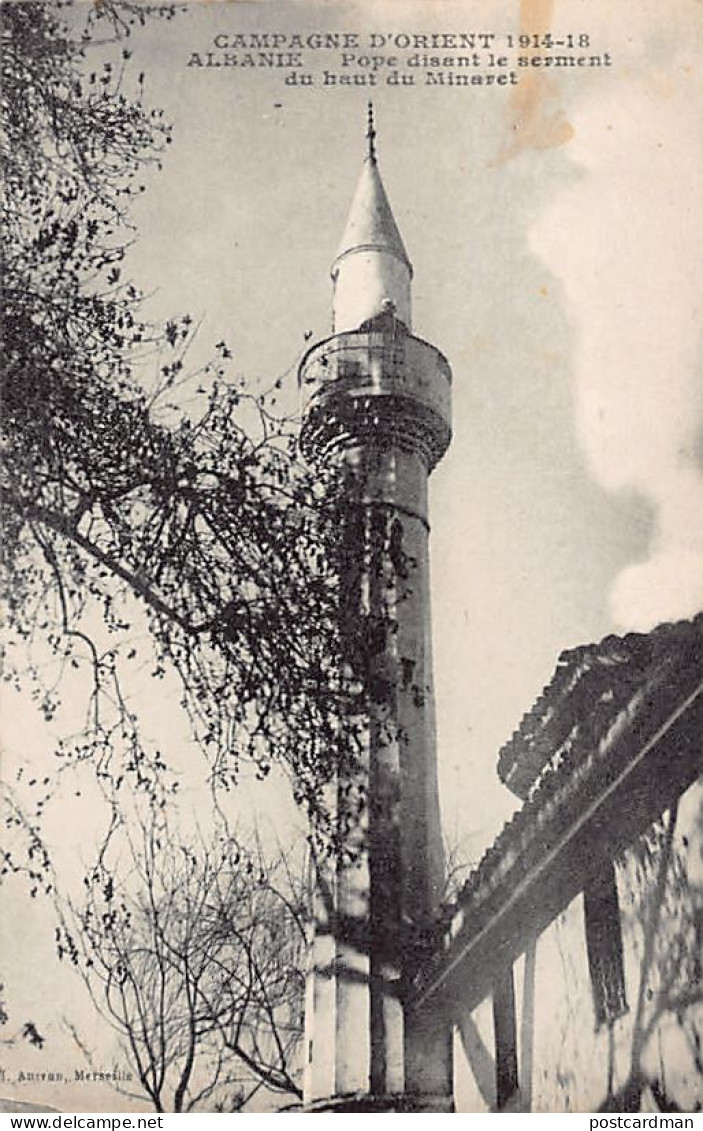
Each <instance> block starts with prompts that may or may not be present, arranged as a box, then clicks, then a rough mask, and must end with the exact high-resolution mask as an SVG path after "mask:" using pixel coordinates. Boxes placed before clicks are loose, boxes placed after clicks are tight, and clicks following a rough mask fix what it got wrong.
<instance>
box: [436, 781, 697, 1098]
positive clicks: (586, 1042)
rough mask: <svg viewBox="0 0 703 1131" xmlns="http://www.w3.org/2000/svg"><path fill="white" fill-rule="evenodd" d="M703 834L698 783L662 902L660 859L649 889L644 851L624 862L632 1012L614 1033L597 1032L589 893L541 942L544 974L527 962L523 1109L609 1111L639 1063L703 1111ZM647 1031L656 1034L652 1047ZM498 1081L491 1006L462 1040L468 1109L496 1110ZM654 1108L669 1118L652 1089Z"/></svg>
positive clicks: (467, 1026)
mask: <svg viewBox="0 0 703 1131" xmlns="http://www.w3.org/2000/svg"><path fill="white" fill-rule="evenodd" d="M702 829H703V783H701V782H698V783H697V784H696V785H694V786H692V787H691V788H690V789H689V790H688V791H687V793H686V794H685V795H684V796H683V797H682V798H681V801H680V803H679V809H678V815H677V819H676V824H675V833H674V837H673V840H672V856H671V862H670V865H669V867H668V869H667V878H666V884H665V887H664V890H663V897H662V899H661V900H659V899H656V898H655V890H656V889H655V884H656V877H657V867H656V859H654V858H653V859H652V860H651V861H650V862H649V864H648V865H647V877H646V882H645V885H644V887H643V883H642V880H643V873H642V866H641V863H638V861H637V859H636V857H635V854H634V853H632V852H630V853H628V856H627V859H626V860H625V861H623V862H621V863H619V864H618V866H617V869H616V870H617V878H618V893H619V898H620V908H621V917H622V922H623V948H624V964H625V979H626V987H627V999H628V1005H629V1011H628V1013H627V1014H626V1015H625V1016H624V1017H622V1018H621V1019H620V1020H618V1021H617V1022H616V1023H615V1025H614V1027H613V1029H612V1032H610V1031H608V1030H607V1029H605V1028H603V1029H601V1030H600V1031H598V1032H597V1031H596V1029H595V1019H594V1012H593V1003H592V997H591V986H590V980H589V977H588V964H587V956H586V943H585V929H584V920H583V899H582V897H581V896H579V897H578V898H577V899H574V900H573V901H572V903H571V904H570V905H569V907H568V908H566V910H565V911H564V912H563V913H562V914H561V915H560V916H559V917H558V918H557V919H556V920H555V921H554V922H553V923H552V924H551V925H550V927H549V929H548V930H547V931H545V932H544V933H543V934H542V935H541V936H540V938H539V940H537V944H536V947H535V951H534V973H533V974H532V965H531V956H530V954H529V952H528V954H527V955H523V956H522V957H521V959H520V960H519V961H518V962H517V963H516V965H515V971H514V974H515V999H516V1024H517V1039H518V1064H519V1072H520V1082H521V1096H520V1099H519V1102H518V1104H516V1107H517V1109H518V1110H521V1109H522V1110H532V1111H544V1112H558V1111H594V1110H597V1109H598V1107H599V1106H600V1105H601V1104H602V1103H603V1102H604V1100H605V1098H606V1096H607V1095H608V1092H609V1090H610V1092H611V1093H617V1092H618V1090H619V1089H621V1088H622V1087H623V1085H624V1084H625V1082H626V1081H627V1079H628V1077H629V1076H630V1074H631V1070H632V1062H633V1055H634V1057H635V1059H636V1061H637V1063H638V1064H639V1068H640V1071H641V1072H642V1074H643V1075H644V1076H645V1077H646V1078H648V1079H650V1080H654V1081H656V1082H658V1084H659V1085H660V1086H662V1085H663V1087H664V1090H665V1093H666V1096H667V1098H668V1100H669V1101H671V1102H673V1103H675V1104H676V1105H678V1107H680V1108H681V1109H682V1110H684V1111H693V1110H698V1108H697V1105H701V1104H703V1073H702V1072H701V1071H700V1070H699V1067H697V1065H696V1060H695V1041H696V1039H697V1037H698V1039H701V1040H703V986H701V985H697V984H695V982H693V981H691V980H690V978H688V972H689V971H690V970H691V969H693V965H692V963H693V959H694V957H695V953H696V949H697V948H699V946H700V938H701V934H700V933H699V935H698V941H696V936H695V929H694V922H695V916H696V907H698V908H699V909H700V908H701V907H703V840H702V837H701V832H702ZM662 835H663V834H662ZM643 891H644V892H645V895H644V898H643V895H642V893H643ZM655 907H658V911H657V912H656V914H655ZM698 914H699V915H700V911H699V912H698ZM652 916H654V918H652ZM655 920H656V922H655ZM652 923H654V924H655V930H654V933H653V939H654V943H653V953H652V961H651V964H650V965H649V971H650V973H649V977H648V978H647V979H646V981H644V982H643V958H644V955H645V948H646V942H645V935H646V930H645V928H646V926H647V925H648V924H652ZM681 1006H683V1008H678V1007H681ZM639 1034H642V1035H643V1038H644V1039H643V1042H642V1048H641V1050H640V1051H638V1042H639ZM699 1057H700V1054H699ZM494 1074H495V1061H494V1040H493V1019H492V1005H491V1002H490V1000H487V1001H484V1002H483V1003H482V1004H481V1006H480V1007H479V1008H478V1009H477V1010H475V1011H474V1013H473V1014H471V1015H470V1016H469V1017H468V1018H467V1020H466V1021H465V1022H464V1024H463V1032H461V1031H460V1030H459V1029H457V1031H456V1034H455V1096H456V1105H457V1111H460V1112H462V1111H463V1112H471V1111H486V1110H490V1109H491V1107H492V1106H493V1105H494V1103H495V1084H494ZM642 1107H643V1109H645V1110H648V1111H657V1110H658V1108H657V1107H656V1105H655V1101H654V1097H653V1094H652V1092H651V1090H650V1089H649V1088H645V1089H644V1091H643V1093H642Z"/></svg>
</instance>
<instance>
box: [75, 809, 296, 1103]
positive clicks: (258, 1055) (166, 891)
mask: <svg viewBox="0 0 703 1131" xmlns="http://www.w3.org/2000/svg"><path fill="white" fill-rule="evenodd" d="M118 840H119V841H120V842H121V844H122V852H121V854H120V853H118V851H117V849H118ZM109 856H110V857H111V858H114V863H113V864H110V863H109V861H108V859H107V856H103V858H102V859H101V861H100V863H99V864H98V865H97V866H96V868H95V869H94V870H93V872H92V873H91V874H90V875H88V876H86V878H85V881H84V882H85V898H84V900H83V902H82V904H81V905H80V906H77V905H75V904H73V905H72V906H71V907H70V908H69V909H68V910H67V911H66V912H65V914H64V916H63V923H62V926H61V927H60V928H59V930H58V931H57V941H58V945H59V949H60V953H62V954H66V955H67V956H68V957H69V958H70V959H72V961H73V962H74V964H75V965H76V966H77V968H78V969H79V971H80V973H81V975H82V977H83V979H84V981H85V983H86V985H87V987H88V989H89V991H90V994H91V997H92V1000H93V1002H94V1004H95V1006H96V1008H97V1009H98V1011H99V1012H100V1014H101V1015H102V1016H103V1017H104V1018H105V1019H106V1020H107V1021H108V1022H109V1024H110V1025H111V1026H112V1027H113V1029H114V1030H115V1031H116V1032H117V1033H118V1035H119V1037H120V1039H121V1042H122V1044H123V1046H124V1049H125V1052H126V1055H127V1057H128V1060H129V1062H130V1064H131V1065H132V1066H133V1068H134V1072H135V1075H136V1077H137V1079H138V1081H139V1085H140V1087H141V1090H142V1092H143V1094H144V1095H145V1096H146V1097H148V1099H149V1101H150V1102H151V1103H152V1104H153V1106H154V1108H155V1110H156V1111H176V1112H180V1111H192V1110H194V1109H195V1108H198V1107H201V1108H202V1107H204V1106H207V1107H208V1108H209V1109H210V1110H212V1109H213V1108H215V1109H217V1108H218V1107H219V1108H220V1109H222V1110H232V1109H234V1108H239V1107H240V1106H242V1104H243V1103H245V1102H246V1100H247V1099H248V1098H249V1097H250V1096H251V1095H252V1094H253V1093H254V1092H255V1091H257V1090H258V1089H259V1088H262V1087H263V1088H266V1089H268V1090H269V1091H270V1092H273V1093H276V1094H279V1095H281V1094H282V1095H285V1096H287V1097H288V1102H290V1101H291V1099H299V1098H301V1090H300V1082H299V1069H298V1061H299V1053H300V1037H301V1018H302V1004H303V980H304V979H303V969H304V962H305V945H306V944H305V933H306V894H305V881H304V879H303V878H302V877H299V876H297V875H295V874H294V873H293V871H292V869H291V867H290V859H289V857H288V856H287V855H286V854H285V853H282V852H280V851H279V852H278V853H277V855H276V856H275V857H274V859H273V860H271V859H268V858H267V857H266V854H265V853H264V851H263V848H262V847H261V845H260V844H258V845H257V846H256V847H255V848H254V849H253V850H252V849H251V848H249V849H247V850H245V849H243V848H242V847H241V846H240V845H239V844H237V842H236V841H235V840H234V839H233V838H232V837H231V835H230V834H229V833H228V832H227V830H225V829H224V828H221V829H220V831H219V834H218V835H216V836H215V838H214V839H210V840H209V841H206V840H205V839H204V838H203V837H199V838H198V839H197V840H195V841H194V842H193V843H191V844H187V843H183V842H182V841H181V840H180V839H179V838H178V836H176V835H175V833H173V832H172V831H171V830H170V829H169V828H168V826H167V823H166V820H165V819H164V817H163V815H162V814H161V813H158V812H157V811H156V810H154V809H153V808H152V809H150V811H149V812H148V814H147V816H146V818H145V819H143V820H141V821H140V822H139V831H138V834H137V833H135V832H134V829H132V830H125V835H124V837H119V838H113V842H112V844H111V845H110V852H109ZM118 856H119V857H120V858H119V859H118V858H117V857H118Z"/></svg>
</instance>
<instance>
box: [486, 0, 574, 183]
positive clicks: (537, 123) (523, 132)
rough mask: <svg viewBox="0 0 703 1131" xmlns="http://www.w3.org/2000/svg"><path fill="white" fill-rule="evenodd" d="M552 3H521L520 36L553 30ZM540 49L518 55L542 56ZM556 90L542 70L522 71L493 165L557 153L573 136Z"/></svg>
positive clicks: (540, 0) (529, 0)
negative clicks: (534, 152)
mask: <svg viewBox="0 0 703 1131" xmlns="http://www.w3.org/2000/svg"><path fill="white" fill-rule="evenodd" d="M553 15H554V0H520V30H519V34H520V35H546V33H547V32H548V31H550V29H551V26H552V16H553ZM543 53H544V52H543V51H542V49H540V48H534V47H531V48H528V49H522V48H521V49H520V54H521V55H531V54H543ZM557 93H558V87H557V84H556V83H555V82H554V80H553V79H552V78H549V77H548V76H547V73H546V72H545V71H543V70H542V69H541V67H534V68H533V67H530V68H525V69H524V70H522V71H521V72H520V82H519V83H518V85H517V86H516V87H515V88H514V90H513V93H512V97H511V99H510V109H509V130H510V133H509V137H508V140H507V144H506V146H505V149H504V151H503V153H502V154H501V155H500V156H499V157H498V159H497V161H496V164H502V162H504V161H508V160H510V158H511V157H515V156H517V154H518V153H520V152H521V151H522V150H525V149H556V148H557V147H558V146H560V145H564V144H565V143H566V142H567V141H569V140H570V139H571V138H572V137H573V136H574V130H573V126H572V125H571V124H570V123H569V122H568V121H567V119H566V118H565V116H564V112H563V110H562V109H561V108H560V106H559V105H558V104H557Z"/></svg>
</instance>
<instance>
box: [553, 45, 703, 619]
mask: <svg viewBox="0 0 703 1131" xmlns="http://www.w3.org/2000/svg"><path fill="white" fill-rule="evenodd" d="M642 42H643V43H644V42H645V41H644V40H643V41H642ZM650 42H651V40H650ZM696 67H697V64H696V63H695V59H694V56H693V52H691V54H690V55H687V54H686V53H684V52H680V53H678V54H676V55H672V56H670V57H669V58H668V59H667V60H666V65H665V66H664V64H663V63H662V60H661V56H660V57H659V60H658V62H657V63H647V61H646V58H645V59H640V61H639V64H638V66H637V67H636V68H635V67H623V68H622V73H621V75H620V76H619V77H617V78H614V79H613V81H612V82H609V83H607V84H601V85H599V86H598V87H597V88H596V89H591V90H590V92H589V93H588V94H585V95H584V96H582V97H581V99H580V100H579V101H577V102H576V104H575V105H574V106H573V108H572V109H571V110H570V120H571V122H572V124H573V127H574V137H573V140H572V141H571V142H570V144H569V146H568V150H567V152H568V154H569V156H570V157H571V158H572V160H573V162H574V164H575V166H576V170H575V175H574V176H573V177H572V179H571V183H570V184H569V185H568V187H566V188H564V189H563V190H562V191H560V192H559V193H558V195H557V196H556V197H555V199H554V200H553V201H552V202H551V204H550V205H549V206H548V207H546V208H545V210H544V212H543V214H542V215H541V217H540V218H539V220H538V222H537V224H536V225H535V227H534V229H533V231H532V232H531V244H532V247H533V250H534V251H535V252H536V253H537V254H538V256H539V257H540V258H541V259H542V260H543V261H544V262H545V263H546V264H547V265H548V267H549V268H550V270H551V271H552V272H553V273H554V274H555V275H556V276H557V277H558V278H559V279H560V280H561V281H562V283H563V285H564V288H565V292H566V297H567V303H568V308H569V312H570V316H571V318H572V321H573V325H574V329H575V332H576V347H575V356H574V365H573V373H574V381H575V412H576V426H577V434H578V438H579V442H580V444H581V446H582V449H583V452H584V455H585V458H586V462H587V466H588V467H589V469H590V471H591V473H592V475H593V477H594V479H595V480H596V481H597V482H598V483H599V484H600V485H601V486H602V487H603V488H604V489H605V490H607V491H610V492H617V491H622V490H628V491H634V492H637V493H638V494H639V495H640V496H642V497H644V498H645V499H646V500H648V502H649V503H650V505H651V507H652V510H653V513H654V516H655V530H654V533H653V537H652V542H651V546H650V550H649V555H648V557H647V558H646V560H644V561H640V562H636V563H632V564H631V565H629V566H628V567H627V568H626V569H624V570H623V571H622V572H621V573H620V575H619V576H618V577H617V578H616V580H615V583H614V585H613V587H612V591H611V594H610V604H611V611H612V615H613V619H614V621H615V623H616V625H617V626H618V627H619V628H639V629H645V628H648V627H651V626H652V625H653V624H655V623H657V622H659V621H662V620H669V619H676V618H679V617H684V616H689V615H691V614H692V613H694V612H696V611H698V610H699V609H700V608H701V607H703V475H702V474H701V466H700V458H698V460H697V458H696V447H697V444H698V446H699V445H700V437H701V435H702V434H703V396H702V395H701V342H702V339H701V314H702V313H703V278H702V276H703V269H702V268H703V210H701V208H700V192H701V185H703V147H702V146H701V145H700V125H699V123H700V121H701V120H702V111H703V96H702V91H701V86H700V83H699V81H698V79H697V78H696V75H697V70H696ZM699 456H700V447H699Z"/></svg>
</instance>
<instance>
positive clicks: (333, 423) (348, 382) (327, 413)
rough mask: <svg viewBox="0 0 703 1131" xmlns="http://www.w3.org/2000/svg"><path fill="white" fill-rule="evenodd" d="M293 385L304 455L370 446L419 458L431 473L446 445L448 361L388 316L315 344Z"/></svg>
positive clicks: (450, 380) (448, 408)
mask: <svg viewBox="0 0 703 1131" xmlns="http://www.w3.org/2000/svg"><path fill="white" fill-rule="evenodd" d="M299 381H300V385H301V390H302V396H303V428H302V434H301V444H302V447H303V451H304V453H305V454H306V455H308V456H314V455H316V454H317V455H318V456H320V455H324V454H326V453H327V452H328V451H330V450H331V449H333V448H344V447H350V446H357V445H358V444H363V443H366V444H370V443H374V444H379V445H381V446H383V447H387V446H396V447H400V448H402V449H404V450H411V451H414V452H417V453H418V454H420V455H421V456H422V457H423V459H424V461H425V462H426V464H427V466H428V469H429V470H431V469H432V468H433V467H434V466H435V464H436V463H437V462H438V461H439V460H440V459H441V457H442V456H443V455H444V452H445V451H446V450H447V447H448V446H449V441H450V439H451V382H452V373H451V369H450V367H449V363H448V362H447V360H446V358H445V357H444V355H443V354H441V353H440V351H439V350H438V349H436V348H435V347H434V346H432V345H430V344H429V342H425V341H423V340H422V339H421V338H416V337H414V336H413V335H412V334H410V333H408V331H407V329H406V328H405V326H404V325H403V324H402V322H399V321H398V320H397V319H395V318H393V317H388V316H385V315H381V316H379V317H378V318H376V319H372V320H370V321H369V322H368V323H366V324H364V325H362V326H361V327H360V328H359V329H358V330H354V331H348V332H345V333H342V334H336V335H334V336H333V337H331V338H326V339H325V340H324V341H322V342H318V343H317V344H316V345H314V346H313V347H312V348H311V349H310V350H309V351H308V353H307V354H306V355H305V357H304V358H303V360H302V361H301V363H300V369H299Z"/></svg>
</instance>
